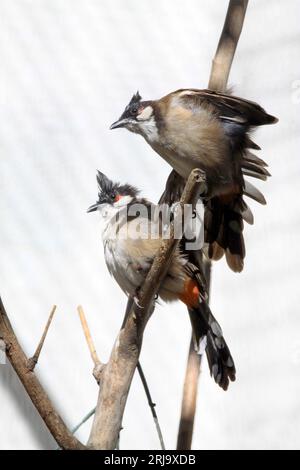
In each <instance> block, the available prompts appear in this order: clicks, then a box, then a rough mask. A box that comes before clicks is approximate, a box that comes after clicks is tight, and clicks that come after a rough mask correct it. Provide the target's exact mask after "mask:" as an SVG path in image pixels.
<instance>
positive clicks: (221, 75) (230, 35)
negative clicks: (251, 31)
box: [208, 0, 248, 92]
mask: <svg viewBox="0 0 300 470" xmlns="http://www.w3.org/2000/svg"><path fill="white" fill-rule="evenodd" d="M247 6H248V0H230V1H229V5H228V9H227V14H226V18H225V22H224V26H223V30H222V33H221V36H220V40H219V44H218V47H217V50H216V53H215V56H214V58H213V63H212V68H211V72H210V77H209V84H208V88H210V89H211V90H214V91H221V92H222V91H225V90H226V87H227V82H228V77H229V73H230V69H231V64H232V61H233V58H234V54H235V50H236V47H237V44H238V41H239V38H240V34H241V32H242V28H243V24H244V18H245V15H246V10H247Z"/></svg>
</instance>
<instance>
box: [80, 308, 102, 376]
mask: <svg viewBox="0 0 300 470" xmlns="http://www.w3.org/2000/svg"><path fill="white" fill-rule="evenodd" d="M77 311H78V314H79V318H80V321H81V326H82V330H83V333H84V336H85V339H86V342H87V345H88V348H89V351H90V354H91V358H92V361H93V363H94V370H93V376H94V377H95V379H96V380H97V383H99V382H100V380H101V376H102V373H103V370H104V367H105V364H103V363H102V362H101V361H100V359H99V357H98V354H97V351H96V348H95V345H94V341H93V339H92V335H91V332H90V329H89V325H88V322H87V320H86V317H85V313H84V310H83V308H82V307H81V305H79V306H78V307H77Z"/></svg>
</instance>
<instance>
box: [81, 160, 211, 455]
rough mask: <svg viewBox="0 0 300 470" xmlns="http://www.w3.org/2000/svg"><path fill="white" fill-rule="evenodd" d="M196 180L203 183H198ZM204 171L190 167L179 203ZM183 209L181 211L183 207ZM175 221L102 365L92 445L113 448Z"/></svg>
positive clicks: (187, 199)
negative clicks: (190, 170) (137, 299)
mask: <svg viewBox="0 0 300 470" xmlns="http://www.w3.org/2000/svg"><path fill="white" fill-rule="evenodd" d="M199 183H202V184H201V185H200V184H199ZM203 186H204V178H203V172H202V171H200V170H197V169H195V170H193V171H192V172H191V174H190V176H189V179H188V181H187V183H186V186H185V189H184V192H183V195H182V198H181V201H180V204H181V206H183V205H184V204H189V203H191V202H192V201H193V200H195V199H196V198H195V193H197V194H199V192H201V191H203V190H204V187H203ZM182 212H183V211H182ZM176 222H177V220H176V215H175V220H174V223H172V224H171V230H170V238H169V239H167V240H163V241H162V244H161V247H160V249H159V251H158V253H157V255H156V257H155V259H154V261H153V264H152V266H151V269H150V271H149V272H148V274H147V277H146V279H145V282H144V284H143V285H142V287H141V289H140V291H139V305H137V304H134V305H133V307H132V308H131V309H130V311H129V313H127V312H126V315H125V317H126V318H125V321H124V323H123V326H122V329H121V331H120V332H119V335H118V337H117V340H116V342H115V345H114V347H113V350H112V353H111V356H110V359H109V362H108V364H107V365H106V367H105V370H104V373H103V377H102V380H101V385H100V392H99V397H98V403H97V408H96V413H95V417H94V422H93V426H92V430H91V434H90V438H89V441H88V445H89V447H91V448H94V449H108V450H112V449H115V447H116V445H117V441H118V435H119V432H120V429H121V425H122V419H123V413H124V408H125V404H126V401H127V396H128V392H129V388H130V385H131V381H132V378H133V374H134V371H135V368H136V366H137V362H138V359H139V354H140V350H141V346H142V340H143V333H144V329H145V326H146V324H147V322H148V320H149V318H150V316H151V314H152V313H153V310H154V298H155V295H156V293H157V292H158V291H159V287H160V285H161V282H162V280H163V279H164V276H165V275H166V273H167V271H168V267H169V263H170V261H171V257H172V255H173V253H174V251H175V249H176V247H177V245H178V243H179V241H180V240H179V239H174V224H176Z"/></svg>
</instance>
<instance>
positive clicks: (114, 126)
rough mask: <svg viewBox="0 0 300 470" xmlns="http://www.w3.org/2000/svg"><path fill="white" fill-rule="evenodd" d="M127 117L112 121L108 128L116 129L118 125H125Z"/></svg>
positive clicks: (127, 120)
mask: <svg viewBox="0 0 300 470" xmlns="http://www.w3.org/2000/svg"><path fill="white" fill-rule="evenodd" d="M128 122H129V119H127V118H125V119H122V118H120V119H118V121H116V122H113V123H112V125H111V126H110V129H117V128H118V127H126V124H128Z"/></svg>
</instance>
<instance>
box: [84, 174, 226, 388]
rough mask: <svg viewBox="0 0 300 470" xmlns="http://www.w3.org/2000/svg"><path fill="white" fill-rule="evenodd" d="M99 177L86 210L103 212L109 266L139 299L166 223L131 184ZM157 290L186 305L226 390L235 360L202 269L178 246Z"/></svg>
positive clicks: (200, 345)
mask: <svg viewBox="0 0 300 470" xmlns="http://www.w3.org/2000/svg"><path fill="white" fill-rule="evenodd" d="M97 182H98V187H99V194H98V200H97V202H96V203H95V204H93V205H92V206H91V207H90V208H89V209H88V212H92V211H96V210H98V211H99V212H100V215H101V224H102V240H103V245H104V256H105V261H106V264H107V267H108V270H109V272H110V273H111V275H112V276H113V277H114V278H115V280H116V281H117V283H118V284H119V286H120V287H121V289H122V290H123V291H124V292H125V293H126V294H127V295H130V296H132V297H137V298H138V291H139V288H140V287H141V285H142V283H143V281H144V279H145V277H146V275H147V273H148V271H149V269H150V267H151V264H152V262H153V260H154V257H155V255H156V253H157V251H158V249H159V247H160V245H161V241H162V230H163V228H162V226H161V224H160V221H159V219H158V218H155V217H153V214H154V211H153V209H155V207H157V206H155V205H154V204H152V203H151V202H149V201H148V200H147V199H144V198H140V197H139V196H138V193H139V191H138V190H137V189H136V188H134V187H133V186H130V185H127V184H125V185H120V184H119V183H113V182H112V181H111V180H109V179H108V178H107V177H106V176H105V175H104V174H103V173H101V172H98V173H97ZM153 234H155V236H153ZM158 295H159V297H160V298H161V299H163V300H164V301H167V302H171V301H176V300H181V301H182V302H183V303H184V304H185V305H186V306H187V307H188V310H189V313H190V319H191V323H192V327H193V336H194V343H195V348H196V349H197V350H198V352H199V353H200V354H202V353H203V352H204V350H205V351H206V355H207V359H208V363H209V368H210V372H211V375H212V376H213V378H214V380H215V381H216V383H218V384H219V385H220V387H222V388H223V389H224V390H226V389H227V387H228V385H229V380H232V381H233V380H235V366H234V361H233V359H232V356H231V354H230V351H229V349H228V346H227V344H226V342H225V340H224V337H223V333H222V330H221V327H220V325H219V324H218V322H217V320H216V319H215V318H214V316H213V314H212V313H211V311H210V308H209V306H208V304H207V301H206V293H205V292H204V287H203V282H202V275H201V272H200V271H199V269H198V268H197V267H196V266H195V265H194V264H193V263H191V262H190V261H189V259H188V258H187V257H186V256H185V255H183V254H182V252H181V251H180V250H179V249H178V250H177V251H176V252H175V254H174V255H173V257H172V260H171V264H170V268H169V270H168V273H167V275H166V277H165V278H164V280H163V283H162V285H161V287H160V290H159V292H158Z"/></svg>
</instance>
